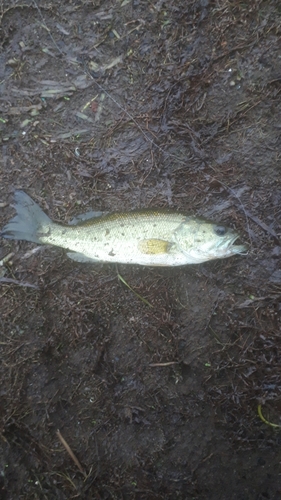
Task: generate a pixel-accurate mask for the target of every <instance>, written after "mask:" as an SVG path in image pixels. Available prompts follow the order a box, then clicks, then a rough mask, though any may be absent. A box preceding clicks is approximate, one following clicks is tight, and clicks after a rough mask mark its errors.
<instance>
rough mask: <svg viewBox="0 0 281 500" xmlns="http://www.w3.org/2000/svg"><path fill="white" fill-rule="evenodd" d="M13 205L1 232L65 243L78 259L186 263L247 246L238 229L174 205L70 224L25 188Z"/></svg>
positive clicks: (15, 237) (237, 251) (10, 236)
mask: <svg viewBox="0 0 281 500" xmlns="http://www.w3.org/2000/svg"><path fill="white" fill-rule="evenodd" d="M14 207H15V209H16V211H17V215H16V216H15V217H14V218H13V219H12V220H11V221H10V222H8V224H7V225H6V226H5V227H4V228H3V230H2V232H0V235H1V236H2V237H3V238H8V239H13V240H26V241H33V242H35V243H42V244H48V245H55V246H58V247H62V248H66V249H68V250H71V252H68V253H67V255H68V257H70V258H71V259H73V260H75V261H78V262H117V263H122V264H140V265H143V266H182V265H185V264H197V263H200V262H205V261H208V260H212V259H221V258H224V257H230V256H231V255H236V254H240V253H242V252H245V251H246V249H247V247H246V246H244V245H235V244H234V243H235V241H236V240H237V238H238V234H236V233H235V232H234V231H233V230H232V229H229V228H226V227H225V226H222V225H217V224H214V223H212V222H207V221H204V220H202V219H200V218H196V217H193V216H191V217H188V216H186V215H184V214H182V213H178V212H175V211H169V210H168V211H165V210H158V209H154V210H136V211H132V212H120V213H112V214H105V215H104V214H102V213H101V212H99V213H96V214H95V216H94V217H93V216H92V214H91V218H87V214H85V218H86V220H82V222H78V223H77V224H76V225H69V226H66V225H61V224H57V223H54V222H52V221H51V219H49V217H48V216H47V215H46V214H45V213H44V212H43V211H42V210H41V208H40V207H39V205H37V204H36V203H35V202H34V201H33V200H32V199H31V198H30V197H29V196H28V195H27V194H26V193H24V192H23V191H16V192H15V205H14ZM81 218H82V219H83V216H81Z"/></svg>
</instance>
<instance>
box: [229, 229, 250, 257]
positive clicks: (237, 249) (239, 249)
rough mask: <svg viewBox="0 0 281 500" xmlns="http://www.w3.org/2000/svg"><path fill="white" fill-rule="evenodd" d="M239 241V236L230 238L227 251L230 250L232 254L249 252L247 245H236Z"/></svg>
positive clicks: (235, 235)
mask: <svg viewBox="0 0 281 500" xmlns="http://www.w3.org/2000/svg"><path fill="white" fill-rule="evenodd" d="M238 239H239V235H238V234H234V235H233V236H232V238H230V240H229V241H228V244H227V249H228V250H230V251H231V252H232V253H244V252H247V250H248V247H247V245H239V244H238V245H235V244H234V243H235V241H237V240H238Z"/></svg>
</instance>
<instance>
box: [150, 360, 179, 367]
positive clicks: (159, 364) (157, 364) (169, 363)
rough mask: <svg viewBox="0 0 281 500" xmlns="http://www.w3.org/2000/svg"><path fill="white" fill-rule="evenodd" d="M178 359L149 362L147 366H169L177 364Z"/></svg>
mask: <svg viewBox="0 0 281 500" xmlns="http://www.w3.org/2000/svg"><path fill="white" fill-rule="evenodd" d="M178 364H179V361H167V363H149V365H148V366H152V367H153V368H154V367H155V366H171V365H178Z"/></svg>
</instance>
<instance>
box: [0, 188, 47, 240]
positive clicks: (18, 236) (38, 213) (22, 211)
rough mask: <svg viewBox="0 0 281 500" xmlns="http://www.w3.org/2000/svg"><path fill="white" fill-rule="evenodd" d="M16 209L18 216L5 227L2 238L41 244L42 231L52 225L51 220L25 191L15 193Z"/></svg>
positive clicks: (0, 233) (1, 234)
mask: <svg viewBox="0 0 281 500" xmlns="http://www.w3.org/2000/svg"><path fill="white" fill-rule="evenodd" d="M14 208H15V209H16V211H17V215H16V216H15V217H14V218H13V219H11V220H10V222H8V224H6V226H4V227H3V229H2V231H1V232H0V236H1V237H2V238H7V239H10V240H26V241H34V242H35V243H40V230H42V228H43V227H46V225H50V224H52V221H51V219H49V217H48V216H47V215H46V214H45V213H44V212H43V210H41V208H40V207H39V205H37V203H35V202H34V201H33V200H32V199H31V198H30V196H28V195H27V194H26V193H24V192H23V191H15V204H14Z"/></svg>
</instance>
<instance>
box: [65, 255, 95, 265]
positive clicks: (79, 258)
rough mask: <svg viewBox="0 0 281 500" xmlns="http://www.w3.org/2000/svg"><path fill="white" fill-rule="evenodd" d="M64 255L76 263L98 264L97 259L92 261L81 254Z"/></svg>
mask: <svg viewBox="0 0 281 500" xmlns="http://www.w3.org/2000/svg"><path fill="white" fill-rule="evenodd" d="M66 255H67V257H69V258H70V259H72V260H75V261H76V262H92V263H97V262H100V261H99V260H98V259H92V258H90V257H87V256H86V255H84V254H83V253H78V252H67V254H66Z"/></svg>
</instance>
